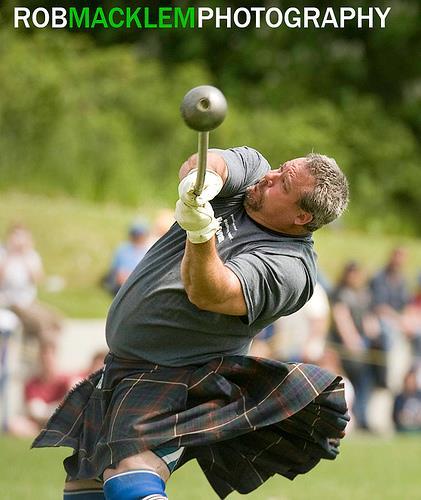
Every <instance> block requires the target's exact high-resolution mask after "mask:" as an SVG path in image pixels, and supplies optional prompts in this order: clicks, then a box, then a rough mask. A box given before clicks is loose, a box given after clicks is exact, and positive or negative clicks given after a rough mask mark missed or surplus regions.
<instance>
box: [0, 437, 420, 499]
mask: <svg viewBox="0 0 421 500" xmlns="http://www.w3.org/2000/svg"><path fill="white" fill-rule="evenodd" d="M0 450H1V453H0V471H1V473H0V492H1V494H0V496H1V498H2V500H33V499H35V498H36V499H38V498H39V499H43V500H57V499H59V498H61V491H62V483H63V470H62V467H61V461H62V460H63V458H64V457H65V456H67V455H68V454H69V452H70V450H66V449H44V450H31V451H29V442H28V441H26V440H16V439H13V438H9V437H1V438H0ZM420 470H421V454H420V441H419V436H417V437H415V436H414V437H410V436H399V437H393V438H388V439H380V438H374V437H371V436H353V437H351V438H349V439H347V440H345V442H344V443H343V445H342V453H341V455H339V457H338V459H337V460H336V461H335V462H328V461H322V462H321V463H320V464H319V465H318V466H317V467H316V468H315V469H314V470H313V471H312V472H310V473H309V474H307V475H305V476H302V477H298V478H296V479H295V480H294V481H292V482H291V481H288V480H287V479H284V478H282V477H279V476H278V477H274V478H272V479H270V480H269V481H267V482H266V483H265V484H264V485H263V486H262V487H261V488H259V489H258V490H256V491H255V492H253V493H251V494H249V495H247V496H246V498H250V499H255V500H303V499H311V500H322V499H323V500H325V499H327V498H329V499H331V498H333V499H336V498H337V499H341V500H348V499H349V500H373V499H374V500H376V499H379V498H381V499H382V500H417V499H419V498H420V483H419V473H420ZM167 492H168V494H169V498H170V500H215V499H217V496H216V495H215V494H214V493H213V491H212V490H211V488H210V486H209V485H208V483H207V481H206V479H205V477H204V475H203V474H202V472H201V471H200V469H199V468H198V466H197V465H196V464H195V463H190V464H187V465H186V466H185V467H183V468H182V469H180V470H179V471H177V472H176V473H175V474H174V476H173V477H172V478H171V481H170V482H169V484H168V488H167ZM240 498H244V496H241V495H238V494H236V493H234V494H232V495H230V496H229V499H232V500H235V499H237V500H239V499H240Z"/></svg>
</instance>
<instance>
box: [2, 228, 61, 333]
mask: <svg viewBox="0 0 421 500" xmlns="http://www.w3.org/2000/svg"><path fill="white" fill-rule="evenodd" d="M42 277H43V267H42V261H41V257H40V256H39V254H38V252H37V251H36V250H35V248H34V244H33V240H32V235H31V233H30V231H29V230H28V229H27V228H26V227H24V226H23V225H21V224H15V225H13V226H11V227H10V229H9V230H8V233H7V236H6V241H5V245H4V247H3V248H1V249H0V307H3V308H7V309H9V310H11V311H13V312H14V313H15V314H16V315H17V316H18V317H19V319H20V321H21V323H22V326H23V330H24V333H25V334H26V336H28V337H34V338H37V339H38V340H39V341H41V342H52V341H54V340H56V337H57V335H58V334H59V333H60V332H61V318H60V316H59V315H58V313H57V312H56V311H54V310H53V309H52V308H50V307H49V306H46V305H45V304H41V303H40V302H38V301H37V285H38V283H39V282H40V281H41V279H42Z"/></svg>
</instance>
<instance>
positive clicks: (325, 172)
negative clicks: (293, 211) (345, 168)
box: [299, 153, 349, 231]
mask: <svg viewBox="0 0 421 500" xmlns="http://www.w3.org/2000/svg"><path fill="white" fill-rule="evenodd" d="M306 158H307V166H308V168H309V171H310V173H311V175H312V176H313V177H314V179H315V182H316V184H315V187H314V189H313V190H312V191H311V192H307V193H305V194H304V195H303V196H302V197H301V200H300V202H299V205H300V208H302V209H303V210H305V211H306V212H309V213H311V214H312V215H313V219H312V220H311V221H310V222H309V223H307V224H305V225H304V227H305V229H307V230H308V231H316V229H319V228H320V227H322V226H324V225H325V224H329V222H332V221H333V220H335V219H336V218H338V217H339V216H340V215H341V214H342V212H343V211H344V210H345V209H346V207H347V205H348V196H349V188H348V181H347V179H346V177H345V174H344V173H343V172H342V170H341V169H340V168H339V167H338V164H337V163H336V161H335V160H334V159H333V158H329V157H328V156H325V155H320V154H317V153H310V154H308V155H307V156H306Z"/></svg>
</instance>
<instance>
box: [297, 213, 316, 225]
mask: <svg viewBox="0 0 421 500" xmlns="http://www.w3.org/2000/svg"><path fill="white" fill-rule="evenodd" d="M312 220H313V214H311V213H310V212H306V211H305V210H300V211H299V213H298V215H297V216H296V217H295V220H294V224H295V225H297V226H304V225H305V224H308V223H309V222H311V221H312Z"/></svg>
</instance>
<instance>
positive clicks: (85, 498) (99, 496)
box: [63, 490, 105, 500]
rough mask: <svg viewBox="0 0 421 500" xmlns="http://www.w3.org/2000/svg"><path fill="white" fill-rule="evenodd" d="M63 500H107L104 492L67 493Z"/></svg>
mask: <svg viewBox="0 0 421 500" xmlns="http://www.w3.org/2000/svg"><path fill="white" fill-rule="evenodd" d="M63 500H105V497H104V493H103V491H102V490H75V491H65V492H64V494H63Z"/></svg>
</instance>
